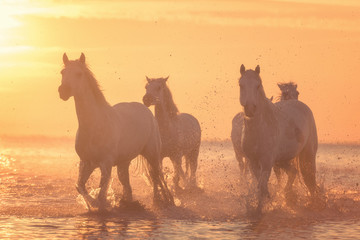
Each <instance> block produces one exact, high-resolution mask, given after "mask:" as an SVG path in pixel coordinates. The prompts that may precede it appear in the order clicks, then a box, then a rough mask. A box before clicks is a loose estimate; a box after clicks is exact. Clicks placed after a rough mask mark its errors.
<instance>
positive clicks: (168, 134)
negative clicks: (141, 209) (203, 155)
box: [143, 77, 201, 191]
mask: <svg viewBox="0 0 360 240" xmlns="http://www.w3.org/2000/svg"><path fill="white" fill-rule="evenodd" d="M146 79H147V81H148V83H147V84H146V94H145V95H144V97H143V102H144V104H145V105H146V106H148V107H149V106H151V105H155V118H156V120H157V121H158V124H159V128H160V135H161V140H162V143H163V145H162V151H161V156H162V157H163V158H164V157H169V158H170V159H171V161H172V163H173V166H174V172H175V176H174V185H175V191H178V190H179V189H180V187H179V179H180V176H181V177H182V178H183V180H184V181H185V182H186V181H187V179H186V178H185V174H184V171H183V169H182V167H181V163H182V157H183V156H185V159H186V172H187V171H188V169H189V168H190V179H189V180H188V181H187V184H186V185H187V186H186V187H187V188H190V189H191V188H193V189H194V188H196V169H197V164H198V156H199V148H200V142H201V129H200V124H199V122H198V120H197V119H196V118H195V117H194V116H192V115H190V114H188V113H179V110H178V108H177V107H176V105H175V103H174V100H173V98H172V94H171V92H170V89H169V88H168V86H167V85H166V81H167V80H168V78H154V79H153V78H148V77H146ZM186 175H187V174H186Z"/></svg>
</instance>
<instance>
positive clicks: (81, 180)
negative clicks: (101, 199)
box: [76, 160, 96, 209]
mask: <svg viewBox="0 0 360 240" xmlns="http://www.w3.org/2000/svg"><path fill="white" fill-rule="evenodd" d="M94 169H95V168H94V167H93V166H92V165H91V163H90V162H89V161H84V160H80V165H79V176H78V181H77V184H76V190H77V191H78V192H79V194H81V195H82V196H83V197H84V199H85V202H86V204H87V205H88V209H90V206H89V204H90V205H91V206H94V205H96V204H95V199H94V198H92V197H91V196H90V195H89V193H88V191H87V190H86V187H85V184H86V182H87V180H88V179H89V177H90V175H91V173H92V172H93V171H94Z"/></svg>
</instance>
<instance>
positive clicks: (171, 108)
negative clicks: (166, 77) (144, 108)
mask: <svg viewBox="0 0 360 240" xmlns="http://www.w3.org/2000/svg"><path fill="white" fill-rule="evenodd" d="M163 94H164V108H165V109H164V110H165V111H166V112H168V113H169V116H170V117H171V118H173V117H176V116H177V114H178V113H179V109H178V108H177V106H176V105H175V103H174V100H173V97H172V94H171V92H170V89H169V87H168V86H167V84H166V83H164V88H163Z"/></svg>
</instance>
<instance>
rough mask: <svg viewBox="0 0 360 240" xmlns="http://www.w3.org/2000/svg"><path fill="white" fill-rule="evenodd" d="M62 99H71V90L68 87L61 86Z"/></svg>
mask: <svg viewBox="0 0 360 240" xmlns="http://www.w3.org/2000/svg"><path fill="white" fill-rule="evenodd" d="M58 91H59V95H60V98H61V99H62V100H64V101H67V100H68V99H69V98H70V97H71V89H70V88H69V87H68V86H66V85H60V87H59V88H58Z"/></svg>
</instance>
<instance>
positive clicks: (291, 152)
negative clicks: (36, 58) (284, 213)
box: [239, 65, 319, 211]
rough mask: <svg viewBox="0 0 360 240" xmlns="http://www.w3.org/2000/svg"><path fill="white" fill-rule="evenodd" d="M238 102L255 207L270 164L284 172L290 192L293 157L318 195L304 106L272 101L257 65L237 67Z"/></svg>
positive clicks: (313, 142)
mask: <svg viewBox="0 0 360 240" xmlns="http://www.w3.org/2000/svg"><path fill="white" fill-rule="evenodd" d="M240 73H241V77H240V79H239V85H240V104H241V105H242V106H243V108H244V113H245V117H244V128H243V133H242V134H243V138H242V149H243V151H244V153H245V155H246V156H247V157H248V158H249V162H250V167H251V170H252V172H253V174H254V176H255V177H256V179H257V181H258V191H259V192H258V193H259V194H258V200H259V203H258V211H261V209H262V206H263V201H264V199H265V197H266V196H269V191H268V180H269V177H270V173H271V169H272V167H273V166H274V165H276V166H278V167H280V168H282V169H284V170H285V171H286V173H287V174H288V182H287V184H286V187H285V191H286V192H292V184H293V182H294V180H295V176H296V167H295V166H294V161H292V159H294V158H295V157H296V156H299V167H300V171H301V173H302V176H303V179H304V182H305V185H306V186H307V188H308V190H309V192H310V194H311V196H312V197H313V198H314V197H316V195H318V192H319V188H318V186H317V184H316V177H315V175H316V163H315V160H316V151H317V147H318V139H317V131H316V126H315V120H314V117H313V114H312V112H311V110H310V108H309V107H308V106H306V105H305V104H304V103H302V102H300V101H297V100H287V101H280V102H277V103H275V104H274V103H272V102H271V101H270V100H269V99H268V98H266V96H265V92H264V88H263V86H262V81H261V78H260V75H259V74H260V67H259V66H257V67H256V68H255V71H254V70H247V71H245V67H244V65H241V68H240Z"/></svg>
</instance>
